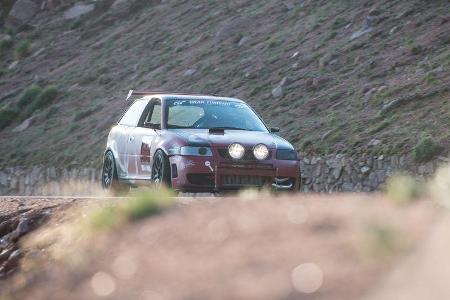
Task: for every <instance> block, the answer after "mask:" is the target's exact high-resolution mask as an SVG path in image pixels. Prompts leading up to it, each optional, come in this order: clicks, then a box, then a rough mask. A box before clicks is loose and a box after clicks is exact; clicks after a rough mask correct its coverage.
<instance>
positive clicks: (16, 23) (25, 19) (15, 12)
mask: <svg viewBox="0 0 450 300" xmlns="http://www.w3.org/2000/svg"><path fill="white" fill-rule="evenodd" d="M39 8H40V1H32V0H17V1H16V2H15V3H14V5H13V7H12V9H11V11H10V12H9V15H8V17H7V19H6V24H7V25H8V26H12V27H16V28H18V27H22V26H24V25H27V24H28V23H29V22H30V21H31V19H32V18H33V17H34V16H35V15H36V13H37V12H38V11H39Z"/></svg>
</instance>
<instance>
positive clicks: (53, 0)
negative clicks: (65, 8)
mask: <svg viewBox="0 0 450 300" xmlns="http://www.w3.org/2000/svg"><path fill="white" fill-rule="evenodd" d="M61 1H62V0H47V1H44V2H42V5H41V9H48V10H55V9H57V8H58V7H59V6H60V5H61V4H62V3H61Z"/></svg>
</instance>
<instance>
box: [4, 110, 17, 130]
mask: <svg viewBox="0 0 450 300" xmlns="http://www.w3.org/2000/svg"><path fill="white" fill-rule="evenodd" d="M16 116H17V111H16V110H15V109H13V108H11V107H9V106H6V105H5V106H3V107H0V130H2V129H3V128H5V127H7V126H8V125H10V124H11V123H12V122H13V121H14V119H15V118H16Z"/></svg>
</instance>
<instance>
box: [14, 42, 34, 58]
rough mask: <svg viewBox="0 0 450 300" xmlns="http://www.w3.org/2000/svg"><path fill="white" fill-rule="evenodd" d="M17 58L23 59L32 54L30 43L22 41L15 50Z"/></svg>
mask: <svg viewBox="0 0 450 300" xmlns="http://www.w3.org/2000/svg"><path fill="white" fill-rule="evenodd" d="M15 54H16V58H17V59H21V58H24V57H27V56H28V55H30V54H31V44H30V42H29V41H21V42H20V43H19V44H18V45H17V46H16V50H15Z"/></svg>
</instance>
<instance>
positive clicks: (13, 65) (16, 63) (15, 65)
mask: <svg viewBox="0 0 450 300" xmlns="http://www.w3.org/2000/svg"><path fill="white" fill-rule="evenodd" d="M18 64H19V61H18V60H16V61H13V62H12V63H10V64H9V66H8V70H9V71H13V70H14V69H16V68H17V65H18Z"/></svg>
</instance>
